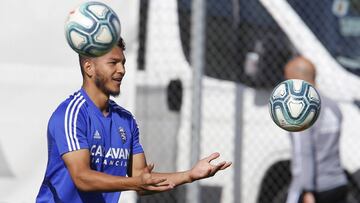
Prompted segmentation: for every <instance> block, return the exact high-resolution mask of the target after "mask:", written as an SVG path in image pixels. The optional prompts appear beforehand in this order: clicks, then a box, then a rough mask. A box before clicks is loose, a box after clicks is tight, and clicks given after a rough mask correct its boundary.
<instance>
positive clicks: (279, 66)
mask: <svg viewBox="0 0 360 203" xmlns="http://www.w3.org/2000/svg"><path fill="white" fill-rule="evenodd" d="M193 1H194V2H193ZM193 1H191V0H156V1H151V0H132V1H110V0H108V1H102V2H104V3H106V4H108V5H109V6H111V7H112V8H113V9H114V10H115V11H116V12H117V14H118V16H119V18H120V21H121V26H122V36H123V38H124V39H125V42H126V45H127V50H126V53H125V54H126V58H127V63H126V68H127V73H126V74H127V75H126V77H125V79H124V81H123V83H122V93H121V95H120V97H118V98H115V100H116V101H117V102H118V103H119V104H120V105H121V106H123V107H125V108H127V109H129V110H130V111H132V112H133V113H134V114H135V116H136V118H137V121H138V124H139V127H140V133H141V143H142V144H143V147H144V150H145V152H146V156H147V161H148V162H150V163H154V164H155V170H156V171H160V172H171V171H182V170H187V169H189V168H190V167H191V166H192V163H193V160H196V159H199V158H202V157H205V156H207V155H209V154H210V153H212V152H215V151H217V152H220V154H221V158H220V159H221V160H228V161H232V162H233V165H232V166H231V167H230V168H229V169H227V170H226V171H223V172H220V173H218V174H217V175H216V176H214V177H213V178H210V179H207V180H201V181H199V183H198V184H191V185H186V186H181V187H179V188H177V189H175V190H173V191H171V192H166V193H161V194H156V195H153V196H146V197H141V198H139V197H137V196H136V195H135V194H134V193H133V192H126V193H124V194H122V196H121V200H120V201H121V202H130V203H131V202H141V203H142V202H144V203H147V202H149V203H150V202H156V203H158V202H195V203H196V202H206V203H217V202H222V203H232V202H233V203H240V202H241V203H267V202H275V203H282V202H285V197H286V193H287V188H288V185H289V183H290V180H291V175H290V153H291V148H290V140H289V137H288V133H287V132H286V131H284V130H282V129H280V128H278V127H277V126H276V125H275V124H274V123H273V121H272V120H271V118H270V116H269V113H268V106H267V105H268V98H269V95H270V93H271V91H272V89H273V88H274V87H275V85H276V84H278V83H279V82H281V81H282V80H283V67H284V65H285V63H286V62H287V61H288V60H289V59H291V58H292V57H294V56H296V55H299V54H301V55H304V56H305V57H307V58H308V59H310V60H311V61H312V62H313V63H314V64H315V66H316V67H317V71H318V76H317V79H318V80H317V85H318V86H317V88H318V89H319V90H320V92H321V93H322V94H326V95H327V96H328V97H330V98H333V99H334V100H336V101H337V102H339V104H340V107H341V110H342V113H343V116H344V122H343V126H342V137H341V146H340V153H341V159H342V164H343V166H344V168H345V169H346V171H347V174H348V178H349V180H350V182H349V187H350V192H349V194H348V202H349V203H350V202H351V203H356V202H360V150H359V149H360V127H359V123H360V90H359V87H360V77H359V76H360V1H358V0H327V1H314V0H206V1H205V0H203V1H200V0H193ZM81 2H83V1H80V0H76V1H45V0H33V1H11V0H4V1H2V6H1V7H0V23H1V25H2V29H1V34H0V44H1V49H0V72H1V77H0V78H1V79H0V95H1V105H0V130H1V131H0V202H1V203H8V202H9V203H12V202H14V203H17V202H25V203H27V202H34V201H35V197H36V194H37V192H38V190H39V187H40V184H41V181H42V179H43V176H44V173H45V167H46V162H47V144H46V143H47V141H46V128H47V121H48V119H49V118H50V115H51V114H52V112H53V111H54V110H55V108H56V107H57V105H58V104H59V103H60V102H61V101H63V100H64V99H65V98H67V97H68V95H70V94H72V93H73V92H75V91H77V90H78V89H79V88H80V86H81V82H82V80H81V74H80V68H79V65H78V61H77V60H78V59H77V54H75V52H74V51H72V50H71V48H70V47H69V46H68V45H67V43H66V40H65V36H64V27H63V26H64V22H65V19H66V16H67V14H68V12H69V11H70V10H71V9H72V8H74V7H76V6H77V5H78V4H79V3H81ZM199 68H200V69H199ZM201 68H202V69H201Z"/></svg>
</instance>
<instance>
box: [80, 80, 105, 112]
mask: <svg viewBox="0 0 360 203" xmlns="http://www.w3.org/2000/svg"><path fill="white" fill-rule="evenodd" d="M82 88H83V89H84V90H85V92H86V94H87V95H88V96H89V97H90V99H91V101H92V102H93V103H94V104H95V106H97V107H98V108H99V109H100V111H101V112H102V113H103V114H104V115H105V116H106V115H107V114H108V113H109V112H108V101H109V95H106V94H105V93H103V92H102V91H101V90H99V89H98V88H97V87H96V86H93V85H91V84H90V83H83V86H82Z"/></svg>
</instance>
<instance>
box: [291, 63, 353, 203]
mask: <svg viewBox="0 0 360 203" xmlns="http://www.w3.org/2000/svg"><path fill="white" fill-rule="evenodd" d="M285 77H286V79H301V80H305V81H307V82H309V83H310V84H312V85H314V86H315V77H316V70H315V66H314V65H313V64H312V63H311V62H310V61H309V60H307V59H306V58H304V57H297V58H294V59H293V60H291V61H290V62H289V63H288V64H287V65H286V67H285ZM341 123H342V114H341V112H340V108H339V107H338V105H337V104H336V103H335V102H334V101H332V100H331V99H330V98H328V97H326V96H325V95H321V113H320V115H319V118H318V120H317V121H316V122H315V124H314V125H313V126H312V127H310V128H309V129H307V130H305V131H301V132H294V133H290V138H291V144H292V149H293V153H292V160H291V172H292V182H291V186H290V189H289V194H288V198H287V203H343V202H346V201H345V200H346V192H347V189H346V184H347V179H346V175H345V173H344V170H343V168H342V167H341V163H340V155H339V139H340V133H341Z"/></svg>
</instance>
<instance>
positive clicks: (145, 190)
mask: <svg viewBox="0 0 360 203" xmlns="http://www.w3.org/2000/svg"><path fill="white" fill-rule="evenodd" d="M153 169H154V164H149V165H147V166H146V167H145V168H144V169H143V173H142V174H141V175H140V176H139V178H140V191H138V192H139V193H140V194H141V195H144V194H151V193H154V192H164V191H167V190H171V189H173V188H174V187H175V185H174V184H173V183H170V182H169V181H168V180H167V179H166V178H163V177H154V176H153V175H152V174H151V171H152V170H153Z"/></svg>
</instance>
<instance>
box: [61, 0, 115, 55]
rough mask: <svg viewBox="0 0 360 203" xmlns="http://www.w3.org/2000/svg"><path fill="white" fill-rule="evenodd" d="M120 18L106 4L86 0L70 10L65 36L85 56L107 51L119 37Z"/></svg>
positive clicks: (101, 53)
mask: <svg viewBox="0 0 360 203" xmlns="http://www.w3.org/2000/svg"><path fill="white" fill-rule="evenodd" d="M120 32H121V27H120V20H119V18H118V16H117V15H116V13H115V12H114V11H113V10H112V9H111V8H110V7H109V6H107V5H106V4H104V3H101V2H93V1H87V2H85V3H82V4H81V5H80V6H78V7H77V8H76V9H74V10H73V11H71V12H70V14H69V16H68V18H67V20H66V22H65V36H66V40H67V42H68V44H69V45H70V47H71V48H72V49H73V50H74V51H76V52H77V53H79V54H81V55H85V56H91V57H97V56H101V55H104V54H106V53H107V52H109V51H110V50H111V49H112V48H113V47H114V46H115V45H116V44H117V42H118V40H119V39H120Z"/></svg>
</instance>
